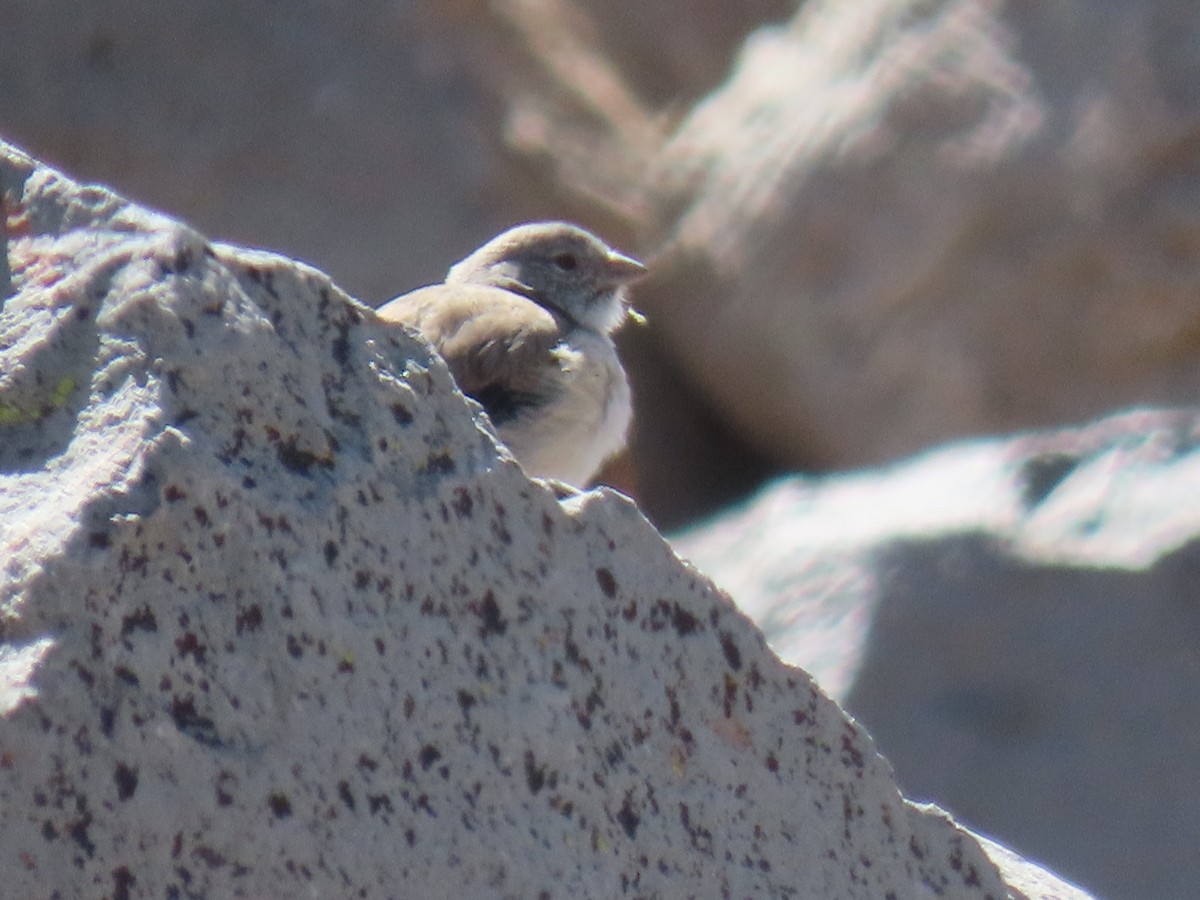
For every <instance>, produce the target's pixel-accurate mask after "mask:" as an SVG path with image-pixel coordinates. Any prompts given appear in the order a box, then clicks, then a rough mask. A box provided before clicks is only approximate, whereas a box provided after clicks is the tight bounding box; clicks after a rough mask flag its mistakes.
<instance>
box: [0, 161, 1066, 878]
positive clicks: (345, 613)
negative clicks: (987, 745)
mask: <svg viewBox="0 0 1200 900" xmlns="http://www.w3.org/2000/svg"><path fill="white" fill-rule="evenodd" d="M0 196H2V197H3V213H4V215H3V222H4V231H3V238H4V244H3V249H4V252H3V253H2V254H0V259H3V260H5V261H6V268H4V269H2V270H0V297H3V306H2V307H0V410H2V411H3V413H2V415H0V429H3V431H2V432H0V435H2V440H0V504H2V512H3V515H2V516H0V555H2V558H3V559H4V560H5V566H4V570H3V581H0V604H2V606H0V609H2V610H3V619H2V625H0V806H2V808H3V809H4V810H5V815H4V816H3V817H0V850H2V852H0V866H2V870H0V879H2V883H3V884H4V885H5V891H6V893H8V894H9V895H11V896H21V897H35V896H37V897H42V896H62V897H67V896H99V895H104V896H110V897H114V898H133V897H162V896H176V895H178V896H184V895H186V896H195V897H229V896H247V897H261V898H269V897H294V896H298V895H300V894H304V895H312V896H330V897H332V896H344V897H443V896H444V897H450V896H453V897H499V896H504V897H535V896H545V897H550V896H570V897H612V896H617V895H619V894H620V895H625V896H641V897H651V896H688V895H691V896H714V895H718V894H724V895H726V896H736V897H744V896H796V897H815V896H837V897H845V898H854V897H863V898H867V897H870V898H877V897H882V896H885V895H886V896H894V897H897V898H910V897H911V898H917V897H926V896H929V893H930V892H931V891H933V892H935V893H937V894H939V895H941V896H954V897H962V898H970V897H980V898H982V897H1002V896H1028V897H1043V898H1049V897H1057V898H1066V897H1083V896H1084V895H1083V894H1082V893H1080V892H1078V891H1076V890H1074V889H1072V888H1070V887H1069V886H1067V885H1065V884H1064V883H1062V882H1060V881H1058V880H1057V879H1054V878H1053V877H1052V876H1050V875H1048V874H1047V873H1044V872H1042V871H1040V870H1038V869H1037V868H1036V867H1033V866H1031V865H1030V864H1028V863H1023V862H1021V861H1016V862H1014V860H1013V859H1012V857H1011V855H1009V854H1007V853H1006V852H1004V851H1003V850H1001V849H997V848H995V847H993V846H991V845H989V844H986V843H981V842H980V841H978V840H977V839H976V838H975V837H974V836H972V835H971V834H970V833H968V832H966V831H964V830H962V829H961V828H959V827H958V826H957V825H955V824H954V823H953V822H952V821H951V820H950V819H949V818H948V817H946V816H945V815H944V814H943V813H942V812H941V811H939V810H937V809H934V808H928V807H922V806H919V805H914V804H911V803H909V802H908V801H906V800H904V799H903V798H902V797H901V795H900V794H899V793H898V791H897V790H896V787H895V784H894V782H893V780H892V776H891V771H890V768H889V766H888V764H887V763H886V761H884V760H883V759H882V758H881V757H880V756H878V755H877V754H876V753H875V751H874V748H873V744H872V741H871V739H870V737H869V736H868V735H867V734H866V733H865V732H864V731H863V730H862V729H861V728H860V727H858V726H857V725H856V724H855V723H854V722H853V721H851V720H850V719H848V718H847V717H846V716H845V715H844V714H843V713H842V712H841V711H840V710H839V709H838V708H837V706H836V705H835V704H834V703H832V702H831V701H830V700H829V699H828V698H827V697H826V696H825V695H824V694H822V693H821V692H820V691H819V690H818V689H817V688H816V687H815V686H814V685H813V683H812V682H811V681H810V679H809V678H808V676H807V675H806V674H805V673H804V672H802V671H800V670H798V669H795V668H791V667H789V666H785V665H783V664H782V663H781V662H780V661H779V660H778V659H777V658H776V657H775V656H774V655H773V654H772V653H771V652H770V651H769V650H768V649H767V647H766V645H765V643H764V642H763V639H762V636H761V634H760V633H759V632H758V631H757V629H756V628H754V626H753V625H752V624H751V623H750V622H749V620H747V619H746V618H745V617H744V616H743V615H742V614H741V613H740V612H739V611H738V610H737V608H736V607H735V606H734V605H733V603H732V602H731V601H730V600H729V599H728V598H727V597H725V596H724V595H723V594H721V593H720V592H719V591H718V590H716V589H715V588H714V587H713V586H712V585H711V584H710V583H709V582H708V581H707V579H705V578H704V577H703V576H702V575H700V574H699V573H698V572H696V571H695V570H693V569H691V568H689V567H687V566H685V565H683V564H682V563H680V561H679V560H678V559H677V558H676V557H675V556H674V554H673V553H672V551H671V549H670V547H669V546H668V545H667V544H666V543H665V542H664V541H663V540H662V539H661V538H660V537H659V536H658V535H657V534H656V532H655V531H654V530H653V529H652V528H651V527H650V526H649V525H648V524H647V523H646V521H645V520H644V519H643V518H642V517H641V516H640V515H639V514H638V512H637V510H636V508H635V507H634V506H633V505H632V504H630V503H629V502H628V501H626V500H624V499H623V498H621V497H620V496H618V495H616V494H614V493H612V492H597V493H587V494H579V495H575V496H571V497H568V498H566V499H564V500H563V501H561V502H560V501H558V500H556V498H555V496H554V495H553V494H552V493H551V492H550V491H549V490H548V489H547V488H546V487H544V486H542V485H539V484H535V483H532V482H530V481H528V480H527V479H526V478H525V477H524V476H523V475H522V474H521V472H520V470H519V469H518V468H517V466H516V465H515V463H513V462H512V460H511V459H510V458H509V457H508V455H507V453H506V451H504V450H503V448H500V447H498V446H497V445H496V444H495V442H494V439H493V437H492V433H491V430H490V427H489V426H488V425H487V424H486V422H485V421H484V420H483V419H482V418H481V417H480V416H479V413H478V409H477V407H475V406H473V405H472V404H471V403H469V402H468V401H467V400H466V399H465V398H463V397H462V396H461V394H458V393H457V392H456V391H455V390H454V388H453V385H452V382H451V380H450V378H449V376H448V373H447V371H446V369H445V367H444V365H443V364H442V363H441V362H440V361H439V360H438V359H436V358H435V357H433V356H432V355H431V352H430V350H429V348H428V347H427V346H426V345H424V344H422V343H421V342H419V341H418V340H416V339H415V338H413V337H411V336H410V335H408V334H407V333H405V332H403V331H400V330H398V329H395V328H389V327H385V326H384V325H383V323H381V322H379V321H378V320H377V319H376V318H375V317H374V316H373V314H372V313H371V312H370V311H369V310H368V309H367V308H366V307H363V306H361V305H359V304H358V303H357V302H355V301H354V300H352V299H350V298H349V297H347V296H346V295H345V294H344V293H342V292H341V291H340V290H339V289H338V288H337V287H336V286H335V285H333V284H332V283H331V282H330V281H329V280H328V279H327V278H326V277H325V276H324V275H322V274H321V273H319V272H317V271H315V270H313V269H310V268H308V267H306V266H304V265H301V264H299V263H296V262H293V261H291V260H288V259H285V258H282V257H278V256H273V255H270V254H266V253H259V252H252V251H246V250H240V249H237V248H235V247H231V246H226V245H220V244H210V243H208V242H207V241H206V240H205V239H204V238H202V237H201V236H200V235H199V234H197V233H196V232H194V231H192V230H191V229H189V228H187V227H185V226H183V225H180V224H178V223H176V222H173V221H171V220H169V219H166V218H164V217H161V216H156V215H154V214H151V213H148V212H146V211H144V210H141V209H139V208H137V207H134V206H131V205H129V204H127V203H125V202H124V201H122V200H121V199H120V198H118V197H116V196H115V195H113V194H111V193H109V192H107V191H105V190H103V189H100V188H94V187H83V186H78V185H75V184H73V183H72V182H70V181H69V180H67V179H66V178H65V177H63V176H62V175H60V174H58V173H56V172H54V171H51V170H50V169H48V168H45V167H43V166H41V165H38V164H36V163H34V162H33V161H32V160H30V159H28V158H26V157H23V156H21V155H20V154H18V153H17V152H16V151H14V150H12V149H10V148H4V149H3V150H2V153H0ZM1005 878H1007V879H1008V880H1007V881H1006V880H1005Z"/></svg>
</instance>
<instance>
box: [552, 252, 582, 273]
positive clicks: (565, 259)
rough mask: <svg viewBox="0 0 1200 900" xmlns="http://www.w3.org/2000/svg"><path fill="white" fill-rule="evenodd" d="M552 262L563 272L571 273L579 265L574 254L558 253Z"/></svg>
mask: <svg viewBox="0 0 1200 900" xmlns="http://www.w3.org/2000/svg"><path fill="white" fill-rule="evenodd" d="M552 262H553V263H554V265H556V266H558V268H560V269H562V270H563V271H564V272H571V271H573V270H574V269H575V267H576V266H578V265H579V260H577V259H576V258H575V254H574V253H560V254H558V256H556V257H554V259H553V260H552Z"/></svg>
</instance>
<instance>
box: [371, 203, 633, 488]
mask: <svg viewBox="0 0 1200 900" xmlns="http://www.w3.org/2000/svg"><path fill="white" fill-rule="evenodd" d="M645 272H646V269H645V267H644V266H643V265H642V264H641V263H639V262H638V261H637V260H634V259H631V258H630V257H628V256H625V255H623V254H621V253H618V252H617V251H616V250H614V249H612V248H611V247H609V246H608V245H607V244H605V243H604V242H603V241H601V240H600V239H599V238H598V237H596V236H595V235H593V234H591V233H590V232H588V231H585V230H584V229H582V228H579V227H577V226H575V225H570V224H567V223H565V222H538V223H534V224H530V225H519V226H517V227H515V228H511V229H509V230H508V231H505V232H503V233H502V234H500V235H498V236H497V237H495V238H493V239H492V240H490V241H488V242H487V243H486V244H484V245H483V246H482V247H480V248H479V249H478V250H476V251H475V252H474V253H472V254H471V255H470V256H468V257H467V258H466V259H464V260H462V261H461V262H459V263H456V264H455V265H454V266H452V267H451V269H450V272H449V274H447V276H446V280H445V282H444V283H442V284H435V285H431V286H429V287H424V288H420V289H418V290H415V291H413V292H412V293H409V294H404V295H403V296H400V297H397V298H396V299H395V300H391V301H389V302H388V303H386V304H384V305H383V306H382V307H380V308H379V310H378V313H379V315H380V316H381V317H382V318H383V319H386V320H388V321H391V322H400V323H403V324H406V325H409V326H412V327H413V328H416V329H417V330H418V331H419V332H420V333H421V334H422V335H424V336H425V338H426V339H427V340H428V341H429V342H430V343H432V344H433V346H434V347H435V348H436V349H437V351H438V353H440V354H441V355H442V357H443V358H444V359H445V360H446V363H447V364H448V365H449V367H450V372H451V373H452V374H453V375H454V379H455V381H456V382H457V383H458V386H459V388H461V389H462V391H463V393H465V394H467V395H468V396H471V397H473V398H474V399H475V400H476V401H478V402H479V403H480V405H482V406H483V408H484V409H485V410H486V411H487V414H488V416H489V417H490V418H491V420H492V423H493V424H494V425H495V426H496V430H497V432H498V433H499V435H500V439H501V440H502V441H504V443H505V444H507V445H508V447H509V448H510V449H511V450H512V452H513V454H514V455H515V456H516V458H517V460H518V461H519V462H520V463H521V466H522V468H523V469H524V470H525V472H526V474H528V475H532V476H536V477H540V478H549V479H554V480H557V481H565V482H567V483H569V484H573V485H579V486H585V485H586V484H587V482H588V481H589V480H590V479H591V478H592V477H593V476H594V475H595V474H596V471H597V470H598V469H599V468H600V465H601V463H603V462H604V461H605V460H606V459H607V458H608V457H610V456H612V455H613V454H614V453H616V452H618V451H619V450H620V449H621V448H622V447H623V446H624V445H625V436H626V432H627V431H628V429H629V421H630V418H631V416H632V406H631V403H630V394H629V383H628V381H626V378H625V370H624V369H623V368H622V367H621V361H620V360H619V359H618V358H617V351H616V348H615V347H614V346H613V341H612V337H611V335H612V333H613V332H614V331H615V330H616V329H617V328H618V327H620V325H621V324H622V323H623V322H624V321H625V319H626V318H627V317H628V318H634V319H635V320H640V319H641V317H640V316H639V315H638V314H637V313H636V312H635V311H634V310H633V309H632V307H630V306H629V305H628V302H627V297H626V286H627V285H628V284H629V283H630V282H632V281H634V280H636V279H637V278H639V277H640V276H642V275H643V274H645Z"/></svg>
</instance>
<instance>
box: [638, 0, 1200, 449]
mask: <svg viewBox="0 0 1200 900" xmlns="http://www.w3.org/2000/svg"><path fill="white" fill-rule="evenodd" d="M1198 32H1200V6H1197V5H1196V4H1194V3H1190V2H1186V0H1144V2H1139V3H1131V4H1122V5H1121V7H1120V9H1119V11H1117V10H1115V8H1114V12H1113V14H1112V15H1096V9H1095V5H1094V4H1091V3H1087V2H1084V0H1073V2H1065V3H1056V4H1054V5H1053V7H1049V6H1047V5H1045V4H1036V3H1035V4H996V3H989V2H981V0H937V2H932V3H929V2H923V0H867V2H860V3H852V4H847V3H838V2H836V0H814V2H808V3H804V4H803V5H802V7H801V9H800V11H799V12H798V13H797V14H796V16H795V18H794V19H793V20H792V21H791V22H790V23H788V24H786V25H781V26H777V27H771V28H764V29H761V30H759V31H758V32H756V33H755V34H754V35H752V36H751V38H750V39H749V40H748V41H747V42H746V45H745V47H744V50H743V54H742V57H741V59H740V61H739V62H738V64H737V66H736V67H735V69H734V71H733V73H732V75H731V76H730V78H729V80H728V81H727V83H726V84H725V85H724V86H722V87H721V88H720V89H719V90H717V91H715V92H714V93H713V94H712V95H711V96H710V97H708V98H707V99H706V100H704V101H703V102H701V103H699V104H698V105H697V106H696V107H695V108H694V109H693V110H692V111H691V112H690V114H689V115H688V116H687V117H686V119H685V120H684V121H683V122H682V124H681V125H680V126H679V128H678V129H677V130H676V131H675V133H674V134H673V135H672V137H671V138H670V141H669V142H668V144H667V146H666V149H665V150H664V151H663V152H662V154H661V155H660V157H659V159H658V160H657V163H656V166H655V167H654V173H655V175H653V176H652V177H651V178H650V179H649V183H650V184H651V185H652V193H653V196H654V198H655V199H654V200H652V201H649V202H648V206H649V207H650V208H651V209H653V210H654V212H655V214H656V215H657V216H658V221H657V224H656V225H655V226H653V227H652V228H651V229H650V231H651V233H652V234H653V235H654V236H656V238H657V240H659V241H662V242H663V243H664V245H665V247H666V250H665V251H664V254H663V255H662V257H661V258H660V259H659V260H657V262H656V264H655V267H654V271H655V272H656V281H655V284H654V285H651V286H650V287H647V288H643V290H642V292H641V294H640V296H639V302H641V303H642V304H643V306H645V307H646V309H647V312H648V314H649V316H650V319H651V321H653V322H656V323H657V324H658V325H659V326H660V327H661V329H662V331H663V335H664V338H663V339H664V342H665V343H666V344H667V346H668V347H669V349H670V351H671V353H672V354H673V356H674V357H675V358H677V359H678V360H680V362H681V363H682V365H683V366H684V368H685V370H686V371H687V373H688V375H689V376H690V378H691V379H692V380H693V381H694V382H695V383H696V384H698V385H700V386H701V387H702V388H703V391H704V392H705V394H706V395H707V396H709V397H710V398H711V399H712V401H713V403H714V404H715V406H716V408H717V409H718V411H719V412H720V414H721V415H722V416H723V417H725V418H727V419H728V420H729V421H731V422H733V423H734V424H735V426H736V428H737V429H738V430H739V431H740V432H741V433H742V434H743V435H744V436H745V437H747V438H749V439H751V440H752V441H753V442H754V443H755V444H756V445H757V446H759V447H760V448H763V449H764V450H766V451H768V452H770V453H771V454H773V455H774V457H775V458H776V459H778V460H780V461H782V462H784V463H786V464H788V465H791V466H793V467H802V468H806V469H810V470H811V469H813V468H818V469H823V468H829V467H848V466H859V465H863V464H867V463H877V462H880V461H884V460H888V459H893V458H896V457H898V456H902V455H904V454H908V453H911V452H913V451H915V450H917V449H920V448H924V447H929V446H931V445H933V444H936V443H938V442H939V441H942V440H944V439H946V438H948V437H952V436H960V435H973V434H980V433H995V432H1002V431H1008V430H1012V429H1018V428H1028V427H1032V426H1048V425H1059V424H1061V423H1064V422H1080V421H1084V420H1086V419H1087V418H1089V417H1092V416H1095V415H1100V414H1103V413H1106V412H1108V411H1110V410H1112V409H1115V408H1121V407H1125V406H1128V405H1131V404H1138V403H1146V404H1155V403H1166V404H1175V403H1187V402H1191V401H1192V400H1193V399H1194V398H1195V397H1196V395H1197V392H1198V390H1200V367H1197V366H1196V341H1195V338H1194V335H1195V334H1196V333H1197V327H1198V325H1200V308H1198V307H1197V304H1196V302H1195V298H1196V296H1197V294H1198V293H1200V144H1197V142H1196V141H1195V139H1194V135H1195V132H1196V126H1197V122H1198V121H1200V88H1197V87H1196V86H1197V85H1200V57H1198V56H1197V54H1196V53H1195V52H1194V51H1195V36H1196V34H1197V33H1198Z"/></svg>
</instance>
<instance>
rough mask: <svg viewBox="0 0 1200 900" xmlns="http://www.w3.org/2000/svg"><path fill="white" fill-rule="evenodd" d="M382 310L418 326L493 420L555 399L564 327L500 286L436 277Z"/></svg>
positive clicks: (393, 318) (381, 313)
mask: <svg viewBox="0 0 1200 900" xmlns="http://www.w3.org/2000/svg"><path fill="white" fill-rule="evenodd" d="M376 312H377V313H378V314H379V316H380V318H382V319H384V320H386V321H390V322H401V323H403V324H406V325H409V326H411V327H413V328H416V329H417V330H418V331H419V332H421V334H422V335H424V337H425V339H426V340H428V341H429V342H430V343H431V344H433V345H434V347H436V348H437V351H438V353H440V354H441V356H442V358H443V359H445V360H446V364H447V365H448V366H449V367H450V373H451V374H452V375H453V376H454V380H455V381H456V382H457V383H458V386H459V388H460V389H461V390H462V392H463V393H464V394H467V395H469V396H471V397H474V398H475V399H476V400H477V401H479V403H480V404H481V405H482V406H483V407H484V409H486V410H487V411H488V414H489V415H490V416H491V417H492V420H493V421H495V422H496V423H497V424H500V423H501V422H503V421H505V420H507V419H510V418H512V417H513V416H514V415H517V414H518V413H519V412H520V411H521V410H522V409H524V408H527V407H529V406H535V405H540V404H542V403H545V402H547V401H549V400H550V399H552V396H553V392H554V389H555V387H554V386H555V384H556V383H557V381H556V379H555V378H554V375H555V374H556V370H557V369H558V367H559V365H560V362H559V357H558V356H557V355H556V354H555V353H554V349H555V347H557V346H558V344H559V342H560V341H561V339H562V331H561V328H560V327H559V324H558V322H557V321H555V319H554V317H553V316H552V315H551V314H550V313H549V312H547V311H546V310H545V309H543V308H542V307H540V306H538V305H537V304H536V303H533V302H531V301H529V300H526V299H525V298H524V297H519V296H517V295H516V294H513V293H511V292H510V291H504V290H500V289H499V288H492V287H484V286H475V285H453V286H451V285H442V284H438V285H433V286H431V287H427V288H421V289H420V290H417V291H413V292H412V293H411V294H405V295H403V296H401V297H397V298H396V299H395V300H392V301H390V302H389V303H386V304H384V305H383V306H381V307H380V308H379V309H378V310H377V311H376Z"/></svg>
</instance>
